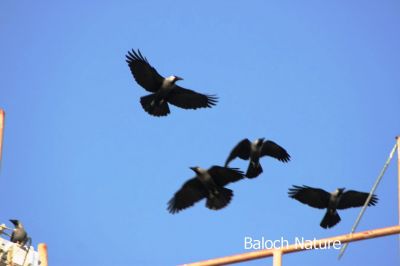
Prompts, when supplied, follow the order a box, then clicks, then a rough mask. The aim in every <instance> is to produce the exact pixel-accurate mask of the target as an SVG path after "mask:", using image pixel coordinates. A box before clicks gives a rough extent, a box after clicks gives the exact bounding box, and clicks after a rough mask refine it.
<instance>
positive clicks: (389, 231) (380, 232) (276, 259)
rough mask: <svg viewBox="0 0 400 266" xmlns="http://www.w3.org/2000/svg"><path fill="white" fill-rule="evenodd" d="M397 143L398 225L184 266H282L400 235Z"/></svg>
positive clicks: (399, 140) (399, 138)
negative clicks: (263, 264) (287, 258)
mask: <svg viewBox="0 0 400 266" xmlns="http://www.w3.org/2000/svg"><path fill="white" fill-rule="evenodd" d="M396 143H397V177H398V212H399V221H398V223H399V224H398V225H396V226H391V227H385V228H379V229H373V230H368V231H363V232H358V233H350V234H346V235H340V236H335V237H329V238H323V239H320V240H316V241H315V242H314V243H313V245H312V246H311V247H310V246H308V247H306V246H301V245H299V244H293V245H290V246H284V247H281V248H278V249H264V250H259V251H252V252H247V253H242V254H236V255H231V256H227V257H221V258H216V259H209V260H204V261H200V262H194V263H188V264H184V265H185V266H213V265H226V264H233V263H238V262H244V261H250V260H256V259H261V258H266V257H273V266H281V265H282V255H283V254H287V253H293V252H300V251H306V250H312V249H318V248H321V247H328V246H331V245H332V244H333V243H334V241H340V243H341V244H343V243H350V242H354V241H360V240H366V239H371V238H377V237H382V236H388V235H394V234H400V135H399V136H397V137H396Z"/></svg>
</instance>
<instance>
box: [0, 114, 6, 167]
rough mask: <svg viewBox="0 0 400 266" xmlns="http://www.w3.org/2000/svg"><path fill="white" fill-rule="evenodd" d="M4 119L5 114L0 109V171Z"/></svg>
mask: <svg viewBox="0 0 400 266" xmlns="http://www.w3.org/2000/svg"><path fill="white" fill-rule="evenodd" d="M4 117H5V113H4V110H3V109H0V170H1V159H2V153H3V152H2V151H3V131H4Z"/></svg>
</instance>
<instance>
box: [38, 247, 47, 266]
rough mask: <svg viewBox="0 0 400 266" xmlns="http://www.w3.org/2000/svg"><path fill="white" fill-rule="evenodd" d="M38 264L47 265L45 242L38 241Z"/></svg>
mask: <svg viewBox="0 0 400 266" xmlns="http://www.w3.org/2000/svg"><path fill="white" fill-rule="evenodd" d="M38 251H39V260H40V266H48V258H47V245H46V244H45V243H40V244H39V245H38Z"/></svg>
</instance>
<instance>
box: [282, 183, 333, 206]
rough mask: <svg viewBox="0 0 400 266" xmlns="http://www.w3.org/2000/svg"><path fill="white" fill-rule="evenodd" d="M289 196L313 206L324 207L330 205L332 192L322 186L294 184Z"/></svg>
mask: <svg viewBox="0 0 400 266" xmlns="http://www.w3.org/2000/svg"><path fill="white" fill-rule="evenodd" d="M288 194H289V197H291V198H293V199H296V200H298V201H300V202H301V203H304V204H307V205H309V206H311V207H314V208H318V209H324V208H327V207H328V204H329V198H330V193H329V192H326V191H325V190H323V189H320V188H313V187H309V186H302V187H301V186H293V188H289V192H288Z"/></svg>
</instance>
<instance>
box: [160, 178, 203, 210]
mask: <svg viewBox="0 0 400 266" xmlns="http://www.w3.org/2000/svg"><path fill="white" fill-rule="evenodd" d="M206 196H207V190H206V189H205V188H204V186H203V185H202V184H201V182H200V181H199V180H198V179H197V178H196V177H195V178H192V179H189V180H188V181H186V182H185V183H184V184H183V186H182V187H181V189H179V190H178V191H177V192H176V193H175V195H174V197H173V198H172V199H171V200H170V201H169V202H168V211H169V212H170V213H177V212H180V211H181V210H183V209H186V208H189V207H190V206H193V205H194V204H195V203H196V202H198V201H200V200H201V199H203V198H205V197H206Z"/></svg>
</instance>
